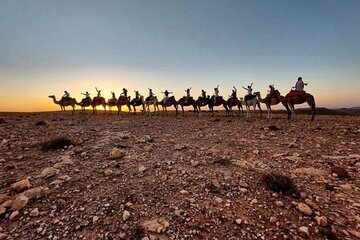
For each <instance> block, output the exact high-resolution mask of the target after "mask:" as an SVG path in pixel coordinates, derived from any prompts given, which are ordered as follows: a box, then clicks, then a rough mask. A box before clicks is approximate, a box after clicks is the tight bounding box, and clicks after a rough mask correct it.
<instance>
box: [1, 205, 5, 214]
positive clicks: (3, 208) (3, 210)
mask: <svg viewBox="0 0 360 240" xmlns="http://www.w3.org/2000/svg"><path fill="white" fill-rule="evenodd" d="M5 212H6V208H5V207H3V206H0V216H1V215H2V214H4V213H5Z"/></svg>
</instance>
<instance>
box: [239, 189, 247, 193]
mask: <svg viewBox="0 0 360 240" xmlns="http://www.w3.org/2000/svg"><path fill="white" fill-rule="evenodd" d="M239 190H240V192H242V193H247V192H248V190H247V189H246V188H240V189H239Z"/></svg>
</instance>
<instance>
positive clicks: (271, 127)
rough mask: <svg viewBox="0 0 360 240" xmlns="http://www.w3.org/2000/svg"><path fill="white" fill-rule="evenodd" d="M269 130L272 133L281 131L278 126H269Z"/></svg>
mask: <svg viewBox="0 0 360 240" xmlns="http://www.w3.org/2000/svg"><path fill="white" fill-rule="evenodd" d="M269 129H270V130H271V131H278V130H279V128H278V127H277V126H275V125H270V126H269Z"/></svg>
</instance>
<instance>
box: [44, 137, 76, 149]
mask: <svg viewBox="0 0 360 240" xmlns="http://www.w3.org/2000/svg"><path fill="white" fill-rule="evenodd" d="M70 145H74V143H73V141H71V140H70V139H69V138H67V137H56V138H52V139H50V140H47V141H45V142H43V143H41V149H42V150H45V151H51V150H56V149H62V148H64V147H65V146H70Z"/></svg>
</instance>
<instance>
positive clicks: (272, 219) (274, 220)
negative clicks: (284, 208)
mask: <svg viewBox="0 0 360 240" xmlns="http://www.w3.org/2000/svg"><path fill="white" fill-rule="evenodd" d="M269 221H270V222H271V223H275V222H277V218H276V217H270V219H269Z"/></svg>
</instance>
